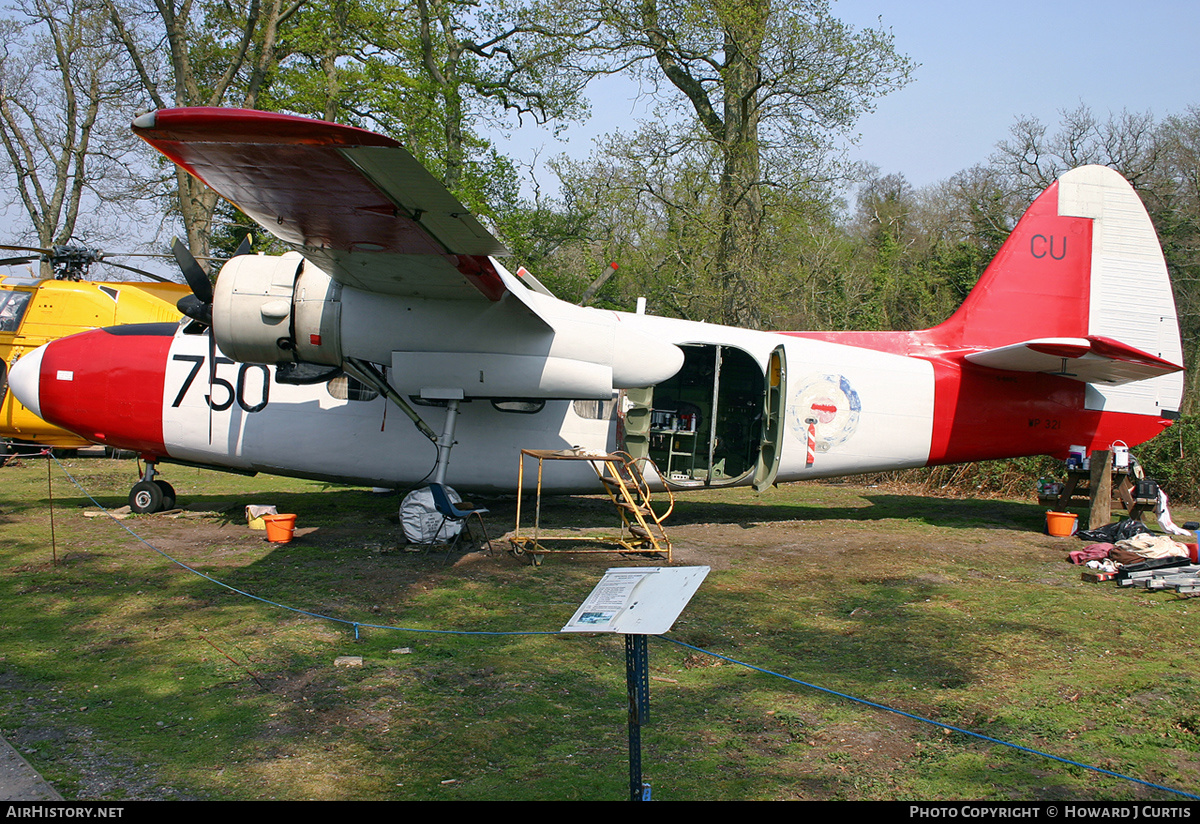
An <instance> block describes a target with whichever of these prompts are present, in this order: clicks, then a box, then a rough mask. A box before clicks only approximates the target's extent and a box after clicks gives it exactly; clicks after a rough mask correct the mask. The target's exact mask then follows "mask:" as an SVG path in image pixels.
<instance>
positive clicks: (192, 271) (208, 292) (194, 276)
mask: <svg viewBox="0 0 1200 824" xmlns="http://www.w3.org/2000/svg"><path fill="white" fill-rule="evenodd" d="M171 252H172V253H173V254H174V255H175V261H176V263H178V264H179V268H180V269H181V270H182V271H183V279H184V280H186V281H187V285H188V286H190V287H191V288H192V294H193V295H195V296H196V298H197V299H199V301H200V302H201V303H207V304H211V303H212V301H213V289H212V281H210V280H209V279H208V274H207V273H205V271H204V269H203V268H202V267H201V266H200V262H199V261H198V260H196V258H195V257H194V256H193V255H192V253H191V251H189V250H188V248H187V247H186V246H184V245H183V244H182V243H180V242H179V238H175V240H174V241H173V242H172V243H171ZM181 302H182V301H181ZM180 311H183V310H182V309H181V310H180ZM210 315H211V312H210ZM188 317H191V315H189V316H188Z"/></svg>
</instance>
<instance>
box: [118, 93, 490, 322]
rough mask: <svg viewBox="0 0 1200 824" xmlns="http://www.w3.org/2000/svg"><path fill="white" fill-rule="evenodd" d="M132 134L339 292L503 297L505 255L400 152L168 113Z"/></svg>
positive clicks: (361, 141) (263, 123)
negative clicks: (498, 263)
mask: <svg viewBox="0 0 1200 824" xmlns="http://www.w3.org/2000/svg"><path fill="white" fill-rule="evenodd" d="M133 130H134V132H135V133H137V134H138V136H140V137H141V138H142V139H143V140H145V141H146V142H147V143H149V144H150V145H151V146H153V147H154V148H156V149H158V150H159V151H160V152H162V153H163V154H164V155H166V156H167V157H168V158H169V159H171V160H172V161H174V162H175V163H177V164H178V165H180V166H181V167H183V168H184V169H186V170H187V171H188V172H190V173H191V174H192V175H193V176H195V177H196V178H198V179H199V180H201V181H202V182H204V183H205V184H207V185H208V186H209V187H210V188H212V189H213V190H214V191H216V192H217V193H218V194H219V195H221V196H222V197H224V198H225V199H226V200H228V201H230V202H231V203H233V204H234V205H235V206H237V207H238V208H239V209H241V210H242V211H243V212H245V213H246V214H247V215H249V216H250V217H251V218H253V219H254V220H256V221H257V222H258V223H259V224H260V225H262V226H263V228H265V229H266V230H267V231H269V232H271V233H272V234H273V235H275V236H276V237H278V238H279V239H280V240H282V241H284V242H285V243H287V244H289V245H290V246H291V247H292V248H294V249H295V250H296V251H298V252H300V253H301V254H302V255H304V257H306V258H307V259H308V260H310V261H312V262H313V263H314V264H316V265H317V266H319V267H320V268H321V269H323V270H324V271H326V272H328V273H329V274H330V275H331V276H332V277H333V278H334V279H336V280H338V281H340V282H341V283H344V284H347V285H350V286H355V287H358V288H360V289H366V290H369V291H374V292H384V293H389V294H397V295H405V296H411V297H425V298H439V299H464V300H491V301H497V300H500V299H501V298H502V297H503V296H504V294H505V292H506V291H508V288H507V286H506V284H505V281H504V279H503V278H502V277H501V275H500V274H499V273H498V272H497V271H496V267H495V266H493V265H492V262H491V261H490V260H489V259H488V256H490V255H505V254H508V250H507V249H505V247H504V246H503V244H501V243H500V242H499V241H498V240H496V239H495V238H494V237H492V235H491V234H490V233H489V232H488V231H487V230H486V229H485V228H484V227H483V226H482V225H480V223H479V222H478V221H477V220H476V219H475V218H474V217H472V216H471V214H470V213H469V212H468V211H467V209H466V208H465V207H464V206H463V205H462V204H461V203H459V202H458V200H457V199H455V197H454V196H453V195H452V194H450V192H449V191H447V190H446V188H445V187H444V186H443V185H442V184H441V183H440V182H439V181H438V180H437V179H436V178H434V177H433V175H431V174H430V173H429V172H428V171H426V170H425V168H424V167H423V166H422V165H421V164H420V163H419V162H417V160H416V159H415V158H414V157H413V156H412V155H411V154H409V153H408V151H407V150H405V149H404V147H403V146H401V145H400V144H399V143H397V142H396V141H395V140H392V139H391V138H389V137H385V136H383V135H379V134H375V133H373V132H368V131H365V130H363V129H356V128H354V127H351V126H342V125H338V124H335V123H328V122H324V121H319V120H310V119H307V118H301V117H294V116H291V115H284V114H276V113H272V112H261V111H251V110H240V109H220V108H185V109H160V110H158V111H155V112H150V113H148V114H144V115H141V116H140V117H138V118H137V119H136V120H134V122H133Z"/></svg>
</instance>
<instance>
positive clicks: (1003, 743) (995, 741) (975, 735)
mask: <svg viewBox="0 0 1200 824" xmlns="http://www.w3.org/2000/svg"><path fill="white" fill-rule="evenodd" d="M656 637H658V638H661V639H662V640H663V641H667V642H669V643H672V644H675V645H676V646H680V647H685V648H687V649H690V650H695V651H696V652H700V653H703V654H705V655H711V656H712V657H713V658H719V659H720V660H722V661H728V662H729V663H730V664H737V665H738V666H739V667H745V668H746V669H749V670H754V671H755V672H760V673H762V674H763V675H770V676H773V677H775V678H782V679H783V680H784V681H790V682H791V683H793V684H799V685H800V686H802V687H808V688H809V689H813V690H816V691H817V692H823V693H825V694H826V695H833V696H836V697H838V698H844V699H846V700H847V701H853V702H855V703H856V704H863V705H864V706H868V707H871V708H873V709H877V710H883V711H884V712H890V713H893V714H895V715H901V716H904V717H905V718H911V719H912V720H913V721H920V722H921V723H923V724H929V725H931V726H934V727H941V728H942V729H947V730H952V731H954V732H959V733H962V734H963V735H967V736H970V737H972V738H978V739H980V740H982V741H987V742H989V743H992V744H999V745H1000V746H1002V747H1009V748H1011V749H1014V750H1019V751H1020V752H1025V753H1029V754H1030V755H1040V756H1041V757H1043V758H1049V759H1050V760H1051V761H1058V762H1059V763H1062V764H1070V765H1071V766H1072V767H1079V768H1081V769H1084V770H1091V771H1092V772H1096V773H1101V774H1103V775H1108V776H1112V777H1113V778H1120V779H1123V780H1125V781H1132V782H1133V783H1135V784H1141V785H1142V786H1144V787H1153V788H1154V789H1156V790H1164V791H1166V792H1169V793H1174V794H1175V795H1182V796H1183V797H1184V798H1193V799H1197V800H1200V795H1193V794H1192V793H1188V792H1184V791H1183V790H1176V789H1174V788H1172V787H1164V786H1163V785H1161V784H1152V783H1151V782H1149V781H1143V780H1142V779H1140V778H1133V777H1132V776H1128V775H1123V774H1121V773H1118V772H1112V771H1111V770H1105V769H1102V768H1100V767H1093V766H1090V765H1088V764H1082V763H1080V762H1078V761H1072V760H1071V759H1069V758H1062V757H1060V756H1057V755H1051V754H1050V753H1047V752H1042V751H1041V750H1035V749H1032V748H1030V747H1023V746H1021V745H1020V744H1013V743H1010V742H1008V741H1001V740H1000V739H999V738H992V737H991V736H987V735H983V734H982V733H978V732H971V730H964V729H963V728H962V727H955V726H953V725H952V724H946V723H944V722H942V721H934V720H933V719H931V718H924V717H923V716H920V715H913V714H912V713H910V712H905V711H904V710H898V709H895V708H894V707H889V706H887V705H885V704H876V703H875V702H874V701H868V700H866V699H865V698H856V697H855V696H853V695H847V694H846V693H844V692H838V691H837V690H831V689H829V688H828V687H821V686H818V685H816V684H810V683H809V682H807V681H801V680H800V679H799V678H792V677H791V676H790V675H784V674H783V673H779V672H773V671H771V670H769V669H763V668H762V667H756V666H754V665H753V664H747V663H746V662H745V661H739V660H737V659H736V658H730V657H728V656H725V655H721V654H720V653H716V652H711V651H709V650H706V649H702V648H701V647H696V646H692V645H691V644H688V643H685V642H683V641H677V640H675V639H674V638H667V637H666V636H665V635H659V636H656Z"/></svg>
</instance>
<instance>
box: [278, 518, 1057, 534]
mask: <svg viewBox="0 0 1200 824" xmlns="http://www.w3.org/2000/svg"><path fill="white" fill-rule="evenodd" d="M1078 518H1079V516H1078V515H1076V514H1074V513H1072V512H1047V513H1046V531H1047V532H1049V533H1050V534H1051V535H1053V536H1054V537H1055V538H1069V537H1070V536H1071V535H1073V534H1074V532H1075V521H1076V519H1078ZM267 529H268V530H269V529H270V527H269V526H268V527H267Z"/></svg>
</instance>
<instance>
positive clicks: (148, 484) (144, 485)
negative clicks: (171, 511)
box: [129, 481, 166, 514]
mask: <svg viewBox="0 0 1200 824" xmlns="http://www.w3.org/2000/svg"><path fill="white" fill-rule="evenodd" d="M129 508H130V509H131V510H132V511H134V512H137V513H139V514H146V513H151V512H161V511H163V510H164V509H166V507H164V506H163V488H162V487H161V486H159V485H158V482H157V481H138V482H137V483H136V484H134V485H133V489H132V490H130V492H129Z"/></svg>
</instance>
